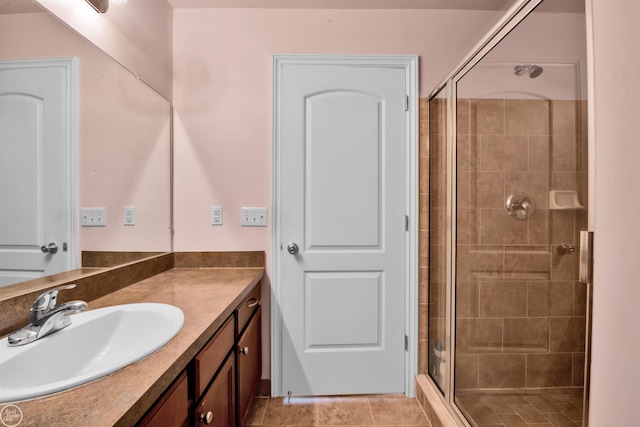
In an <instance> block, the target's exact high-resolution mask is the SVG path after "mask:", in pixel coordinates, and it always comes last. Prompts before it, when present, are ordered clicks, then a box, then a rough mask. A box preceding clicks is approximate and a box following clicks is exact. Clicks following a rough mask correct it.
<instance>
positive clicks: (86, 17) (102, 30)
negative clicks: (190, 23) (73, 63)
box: [35, 0, 173, 100]
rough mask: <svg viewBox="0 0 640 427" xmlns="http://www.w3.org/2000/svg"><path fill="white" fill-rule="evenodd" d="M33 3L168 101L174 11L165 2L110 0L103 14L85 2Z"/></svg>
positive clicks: (40, 0)
mask: <svg viewBox="0 0 640 427" xmlns="http://www.w3.org/2000/svg"><path fill="white" fill-rule="evenodd" d="M35 1H36V2H38V3H40V4H41V5H42V6H43V7H45V8H46V9H48V10H49V11H50V12H52V13H53V14H54V15H56V16H57V17H59V18H60V19H62V20H63V21H64V22H65V23H66V24H67V25H69V26H70V27H71V28H73V29H75V30H76V31H78V32H79V33H80V34H82V35H83V36H84V37H86V38H87V39H88V40H89V41H90V42H92V43H93V44H95V45H96V46H98V47H99V48H100V49H102V50H103V51H105V52H106V53H107V54H108V55H110V56H111V57H113V58H114V59H115V60H116V61H118V62H120V63H121V64H122V65H124V66H125V67H126V68H128V69H129V70H130V71H132V72H133V73H135V74H137V75H139V76H140V78H141V79H142V80H143V81H145V82H147V83H148V84H149V85H150V86H151V87H153V88H154V89H155V90H156V91H158V92H159V93H161V94H162V95H163V96H164V97H165V98H167V99H169V100H171V97H172V88H173V86H172V84H173V82H172V77H173V76H172V62H173V39H172V37H173V10H172V9H171V6H170V5H169V3H168V2H167V1H166V0H127V1H123V2H115V1H112V2H111V5H110V7H109V10H108V11H107V13H106V14H99V13H97V12H96V11H94V10H93V9H92V8H91V6H89V5H88V4H87V3H85V2H84V1H59V0H35Z"/></svg>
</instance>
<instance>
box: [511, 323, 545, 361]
mask: <svg viewBox="0 0 640 427" xmlns="http://www.w3.org/2000/svg"><path fill="white" fill-rule="evenodd" d="M503 345H504V349H503V351H504V352H505V353H513V352H515V353H519V352H521V353H537V352H547V351H549V319H547V318H521V319H516V318H507V319H504V343H503Z"/></svg>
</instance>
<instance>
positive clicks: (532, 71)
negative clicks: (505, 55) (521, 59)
mask: <svg viewBox="0 0 640 427" xmlns="http://www.w3.org/2000/svg"><path fill="white" fill-rule="evenodd" d="M525 70H528V71H529V78H531V79H535V78H536V77H538V76H540V74H542V72H543V71H544V69H543V68H542V67H540V66H538V65H531V64H526V65H516V66H515V67H513V74H515V75H516V76H521V75H523V74H524V72H525Z"/></svg>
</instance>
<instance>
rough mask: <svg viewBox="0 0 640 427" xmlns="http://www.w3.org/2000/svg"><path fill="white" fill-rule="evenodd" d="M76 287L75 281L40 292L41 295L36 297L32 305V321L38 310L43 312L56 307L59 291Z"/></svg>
mask: <svg viewBox="0 0 640 427" xmlns="http://www.w3.org/2000/svg"><path fill="white" fill-rule="evenodd" d="M75 287H76V285H75V283H74V284H70V285H63V286H58V287H57V288H53V289H49V290H48V291H46V292H43V293H42V294H40V296H39V297H38V298H36V300H35V301H34V302H33V306H32V307H31V313H32V314H31V316H32V321H33V317H34V315H35V314H36V313H37V312H42V311H45V310H51V309H53V308H55V306H56V302H57V301H58V292H60V291H63V290H65V289H73V288H75ZM35 317H37V315H35Z"/></svg>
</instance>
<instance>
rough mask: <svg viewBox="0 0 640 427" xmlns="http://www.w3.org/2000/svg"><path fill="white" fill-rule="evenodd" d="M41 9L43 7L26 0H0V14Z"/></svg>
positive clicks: (30, 11) (41, 10)
mask: <svg viewBox="0 0 640 427" xmlns="http://www.w3.org/2000/svg"><path fill="white" fill-rule="evenodd" d="M43 11H44V9H42V7H40V6H39V5H38V4H36V3H35V2H31V1H26V0H0V15H5V14H11V13H34V12H43Z"/></svg>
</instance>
